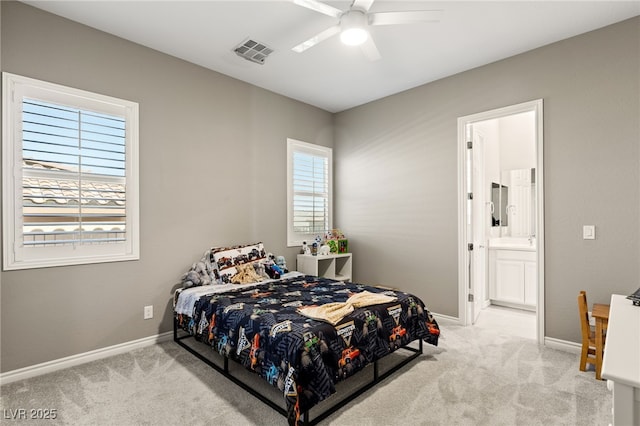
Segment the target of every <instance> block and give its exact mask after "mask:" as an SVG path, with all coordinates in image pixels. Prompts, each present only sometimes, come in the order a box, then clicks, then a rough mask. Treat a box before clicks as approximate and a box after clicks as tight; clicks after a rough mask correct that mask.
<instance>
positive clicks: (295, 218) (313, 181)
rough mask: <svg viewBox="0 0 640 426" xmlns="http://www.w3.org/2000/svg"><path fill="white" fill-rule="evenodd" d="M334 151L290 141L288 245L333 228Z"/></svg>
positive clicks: (295, 244)
mask: <svg viewBox="0 0 640 426" xmlns="http://www.w3.org/2000/svg"><path fill="white" fill-rule="evenodd" d="M331 170H332V150H331V148H326V147H323V146H319V145H313V144H310V143H306V142H300V141H297V140H294V139H288V140H287V186H288V188H287V245H288V246H290V247H291V246H299V245H302V242H303V241H309V242H310V241H311V240H313V238H314V237H315V236H316V235H324V233H325V232H326V231H328V230H329V229H331V227H332V224H331V211H332V204H333V201H332V195H331V188H332V182H331V176H332V172H331Z"/></svg>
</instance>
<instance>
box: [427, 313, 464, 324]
mask: <svg viewBox="0 0 640 426" xmlns="http://www.w3.org/2000/svg"><path fill="white" fill-rule="evenodd" d="M431 315H433V317H434V318H435V319H436V321H438V324H447V325H461V323H460V318H456V317H452V316H449V315H442V314H437V313H435V312H431Z"/></svg>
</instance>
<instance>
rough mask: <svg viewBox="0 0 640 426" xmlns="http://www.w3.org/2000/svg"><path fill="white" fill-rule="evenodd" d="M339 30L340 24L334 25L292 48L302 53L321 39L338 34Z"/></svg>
mask: <svg viewBox="0 0 640 426" xmlns="http://www.w3.org/2000/svg"><path fill="white" fill-rule="evenodd" d="M339 32H340V25H334V26H333V27H329V28H327V29H326V30H324V31H322V32H320V33H318V34H316V35H314V36H313V37H311V38H310V39H309V40H307V41H303V42H302V43H300V44H299V45H297V46H294V47H292V48H291V50H293V51H294V52H298V53H302V52H304V51H305V50H307V49H309V48H310V47H313V46H315V45H316V44H318V43H320V42H321V41H324V40H326V39H328V38H329V37H332V36H334V35H336V34H338V33H339Z"/></svg>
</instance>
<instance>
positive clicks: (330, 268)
mask: <svg viewBox="0 0 640 426" xmlns="http://www.w3.org/2000/svg"><path fill="white" fill-rule="evenodd" d="M297 260H298V265H297V270H298V272H302V273H303V274H306V275H315V276H317V277H325V278H330V279H332V280H338V281H351V264H352V259H351V253H332V254H329V255H326V256H321V255H318V256H312V255H310V254H299V255H298V259H297Z"/></svg>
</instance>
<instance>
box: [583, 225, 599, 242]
mask: <svg viewBox="0 0 640 426" xmlns="http://www.w3.org/2000/svg"><path fill="white" fill-rule="evenodd" d="M582 239H583V240H595V239H596V227H595V225H584V226H583V227H582Z"/></svg>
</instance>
